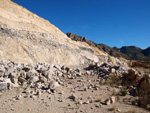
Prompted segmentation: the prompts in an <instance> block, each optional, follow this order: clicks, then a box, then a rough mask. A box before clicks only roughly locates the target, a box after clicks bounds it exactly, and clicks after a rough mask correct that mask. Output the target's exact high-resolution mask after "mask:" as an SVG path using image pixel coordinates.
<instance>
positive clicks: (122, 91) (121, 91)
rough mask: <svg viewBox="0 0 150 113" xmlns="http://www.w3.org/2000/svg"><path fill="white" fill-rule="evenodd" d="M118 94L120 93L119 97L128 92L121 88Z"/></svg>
mask: <svg viewBox="0 0 150 113" xmlns="http://www.w3.org/2000/svg"><path fill="white" fill-rule="evenodd" d="M120 93H121V96H126V95H127V93H128V91H127V90H126V89H124V88H122V89H121V90H120Z"/></svg>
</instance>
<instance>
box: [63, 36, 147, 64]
mask: <svg viewBox="0 0 150 113" xmlns="http://www.w3.org/2000/svg"><path fill="white" fill-rule="evenodd" d="M66 35H67V36H68V37H69V38H71V39H72V40H75V41H81V42H86V43H87V44H89V45H90V46H93V47H97V48H98V49H99V50H102V51H104V52H106V53H108V54H109V55H111V56H115V57H123V58H125V59H128V60H139V61H150V47H148V48H147V49H141V48H139V47H136V46H123V47H121V48H117V47H113V48H111V47H109V46H108V45H106V44H97V43H95V42H93V41H90V40H88V39H87V38H86V37H82V36H78V35H76V34H74V33H66Z"/></svg>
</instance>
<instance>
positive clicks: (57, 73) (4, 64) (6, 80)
mask: <svg viewBox="0 0 150 113" xmlns="http://www.w3.org/2000/svg"><path fill="white" fill-rule="evenodd" d="M80 76H81V71H80V69H70V68H69V67H65V66H60V65H49V64H45V63H37V64H34V65H31V64H19V63H15V62H12V61H1V62H0V91H3V90H7V89H9V90H10V89H12V88H15V87H22V88H23V89H24V91H23V92H24V93H25V94H27V96H30V94H34V95H40V94H41V92H44V91H47V92H48V93H49V92H55V91H57V89H58V88H59V87H60V86H63V85H64V83H63V81H62V80H61V77H66V78H68V79H74V78H76V77H80Z"/></svg>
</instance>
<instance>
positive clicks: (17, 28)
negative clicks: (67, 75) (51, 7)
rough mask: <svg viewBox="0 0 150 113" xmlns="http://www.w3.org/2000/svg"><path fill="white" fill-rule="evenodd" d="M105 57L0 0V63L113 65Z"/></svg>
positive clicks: (101, 53)
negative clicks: (3, 61)
mask: <svg viewBox="0 0 150 113" xmlns="http://www.w3.org/2000/svg"><path fill="white" fill-rule="evenodd" d="M100 56H102V57H103V59H102V57H100ZM108 57H109V56H108V55H107V54H105V53H104V52H102V51H100V50H98V49H97V48H94V47H91V46H89V45H88V44H86V43H82V42H74V41H72V40H71V39H69V38H68V37H67V36H66V35H65V34H64V33H62V32H61V31H60V30H59V29H58V28H57V27H55V26H54V25H52V24H51V23H50V22H48V21H47V20H44V19H43V18H40V17H39V16H37V15H35V14H34V13H31V12H30V11H28V10H27V9H25V8H23V7H22V6H20V5H18V4H16V3H14V2H12V1H11V0H0V59H5V60H10V61H15V62H18V63H37V62H44V63H51V64H62V65H64V64H65V65H80V64H88V63H91V62H99V61H100V60H101V61H102V62H103V61H104V60H107V59H112V63H115V62H116V60H115V58H111V57H109V58H108ZM117 61H118V60H117Z"/></svg>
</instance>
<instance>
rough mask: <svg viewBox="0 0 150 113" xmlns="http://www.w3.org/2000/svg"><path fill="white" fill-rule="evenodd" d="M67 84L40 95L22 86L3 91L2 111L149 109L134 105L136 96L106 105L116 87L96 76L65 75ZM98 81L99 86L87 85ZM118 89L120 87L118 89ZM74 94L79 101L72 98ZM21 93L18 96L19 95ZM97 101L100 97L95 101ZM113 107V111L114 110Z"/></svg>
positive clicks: (139, 112) (130, 112)
mask: <svg viewBox="0 0 150 113" xmlns="http://www.w3.org/2000/svg"><path fill="white" fill-rule="evenodd" d="M62 79H63V82H64V86H61V88H59V89H58V90H57V92H54V93H52V92H49V93H48V92H47V91H46V90H43V92H42V93H41V95H39V96H34V95H31V96H29V97H26V95H25V94H24V93H22V91H23V89H22V88H16V89H13V90H10V91H4V92H2V95H1V96H0V113H111V112H112V113H114V112H115V113H117V112H120V113H148V111H146V110H144V109H142V108H140V107H138V106H135V105H132V104H131V101H132V100H135V99H136V98H135V97H132V96H130V95H127V96H119V98H120V99H119V100H118V101H116V102H115V103H114V104H110V105H105V104H103V102H104V101H105V100H106V99H107V98H109V97H110V96H112V93H113V91H114V88H112V87H110V86H105V85H99V81H98V78H97V77H96V76H90V75H89V76H82V77H78V78H76V79H67V78H65V77H63V78H62ZM90 84H92V85H93V86H94V85H96V84H97V86H98V87H99V88H97V89H95V88H90V89H88V88H87V87H88V86H90ZM116 90H117V89H116ZM72 94H73V95H75V96H76V97H77V98H78V100H79V101H78V102H77V101H73V100H72V99H69V96H71V95H72ZM17 96H19V98H16V97H17ZM95 100H101V103H100V102H95ZM111 109H112V110H111Z"/></svg>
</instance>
